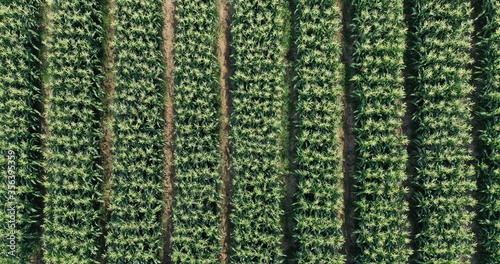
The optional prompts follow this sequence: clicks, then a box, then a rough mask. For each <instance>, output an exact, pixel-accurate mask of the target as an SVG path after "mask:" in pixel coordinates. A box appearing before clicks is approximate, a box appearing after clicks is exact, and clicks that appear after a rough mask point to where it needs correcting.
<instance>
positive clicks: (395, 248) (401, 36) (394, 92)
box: [351, 0, 411, 263]
mask: <svg viewBox="0 0 500 264" xmlns="http://www.w3.org/2000/svg"><path fill="white" fill-rule="evenodd" d="M352 4H353V10H354V11H353V24H352V28H353V46H354V53H353V63H352V68H353V71H354V75H353V77H352V79H351V83H352V89H353V91H352V94H353V100H354V102H355V105H356V108H355V110H354V113H355V128H354V132H355V134H356V149H357V153H358V155H357V157H358V158H357V163H356V172H355V175H354V178H355V190H356V196H357V201H356V202H355V210H356V218H357V220H358V226H357V230H356V231H355V232H354V234H355V237H356V245H357V247H358V249H359V254H358V255H357V256H356V257H355V259H356V262H357V263H404V262H407V261H408V257H409V255H410V254H411V250H410V249H409V248H408V246H407V243H409V232H408V227H409V221H408V218H407V216H406V214H407V212H408V203H407V202H406V201H405V195H406V194H407V191H408V190H407V188H405V187H404V186H403V183H404V181H405V180H406V178H407V177H406V173H405V170H406V163H407V160H408V155H407V151H406V148H407V144H408V139H407V138H406V136H405V135H404V134H403V132H402V127H401V126H402V119H403V116H404V114H405V110H406V106H405V104H404V102H403V99H404V98H405V90H404V86H403V82H404V78H403V76H402V70H403V69H404V62H403V54H404V51H405V41H406V26H405V21H404V14H403V0H397V1H391V0H376V1H369V2H367V1H361V0H354V1H352Z"/></svg>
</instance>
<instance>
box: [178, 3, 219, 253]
mask: <svg viewBox="0 0 500 264" xmlns="http://www.w3.org/2000/svg"><path fill="white" fill-rule="evenodd" d="M175 15H176V34H175V46H174V48H175V51H174V54H175V55H174V60H175V62H174V64H175V73H174V75H175V85H174V91H175V92H174V94H175V95H174V105H175V125H174V128H175V142H174V150H175V153H174V159H175V182H174V188H175V197H174V203H173V208H172V222H173V226H174V229H173V233H172V241H173V243H172V256H171V257H172V261H173V262H174V263H219V262H220V260H219V254H220V250H221V247H220V244H219V240H220V237H221V235H222V234H221V231H220V228H219V222H220V214H221V208H220V207H221V206H220V205H221V200H222V197H221V195H220V191H219V187H220V186H221V185H222V181H221V176H220V171H221V163H222V156H221V152H220V150H219V149H220V140H219V130H220V126H219V123H220V121H219V116H220V104H221V103H220V98H219V94H220V86H219V76H220V70H219V67H218V62H217V57H216V50H215V47H216V45H217V35H218V17H217V1H215V0H212V1H202V0H177V1H176V8H175Z"/></svg>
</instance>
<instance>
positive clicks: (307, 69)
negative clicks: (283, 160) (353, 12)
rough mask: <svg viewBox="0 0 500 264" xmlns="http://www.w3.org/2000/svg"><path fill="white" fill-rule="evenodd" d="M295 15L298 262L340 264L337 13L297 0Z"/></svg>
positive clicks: (311, 0)
mask: <svg viewBox="0 0 500 264" xmlns="http://www.w3.org/2000/svg"><path fill="white" fill-rule="evenodd" d="M296 10H297V11H296V13H295V21H296V24H295V25H294V27H295V32H296V36H297V39H296V41H295V46H296V47H297V53H296V54H297V60H296V63H295V65H294V68H295V72H296V73H297V77H296V78H295V89H296V90H297V94H298V96H297V104H296V113H297V119H298V122H297V125H296V129H297V144H296V147H297V156H296V163H297V168H296V171H295V175H296V178H297V186H298V188H297V193H296V199H297V203H296V206H295V212H294V218H295V219H296V221H297V225H296V227H295V239H296V241H297V243H298V244H299V250H298V251H297V252H296V259H297V261H298V263H344V262H345V256H344V255H342V254H341V253H340V250H341V249H342V247H343V245H344V236H343V234H342V222H343V221H342V220H341V218H339V217H338V215H339V214H340V213H341V212H342V208H343V198H342V195H343V191H342V187H343V186H342V178H343V172H342V158H341V151H342V150H341V146H340V138H339V135H340V133H339V130H340V128H341V126H342V125H341V123H342V111H343V107H342V102H341V96H342V92H343V85H342V84H343V82H342V80H343V79H344V67H343V63H342V62H341V61H340V57H341V53H342V47H341V41H340V40H341V37H340V36H339V34H340V30H341V18H340V10H339V8H338V6H337V1H336V0H329V1H322V0H300V1H298V2H297V7H296Z"/></svg>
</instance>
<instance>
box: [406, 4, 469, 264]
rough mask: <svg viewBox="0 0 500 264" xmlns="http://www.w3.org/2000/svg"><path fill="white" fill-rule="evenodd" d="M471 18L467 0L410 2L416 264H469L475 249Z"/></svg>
mask: <svg viewBox="0 0 500 264" xmlns="http://www.w3.org/2000/svg"><path fill="white" fill-rule="evenodd" d="M470 14H471V7H470V3H469V2H464V1H447V2H444V1H428V0H421V1H416V2H415V3H412V14H411V20H412V21H413V23H414V32H413V39H414V42H413V43H412V49H411V51H412V54H414V59H413V64H414V65H412V66H413V67H414V69H415V75H414V76H412V77H411V78H412V81H413V83H414V84H415V92H414V95H413V98H414V100H413V103H414V104H415V105H416V111H415V113H414V115H413V117H412V118H413V120H414V121H415V123H417V124H418V128H417V130H416V135H417V137H416V138H415V139H414V140H415V146H416V157H418V159H417V161H416V173H415V175H414V180H413V184H414V186H415V192H414V195H413V201H414V203H415V207H416V216H417V219H416V221H417V224H416V226H415V229H416V230H415V231H416V232H415V233H416V235H415V239H414V246H415V255H414V260H415V262H416V263H429V262H433V263H438V262H441V263H443V262H447V263H467V262H469V261H470V259H471V256H472V254H473V253H474V252H475V242H474V234H473V233H472V231H471V224H472V219H473V218H474V213H473V212H471V211H469V210H468V208H472V207H473V206H474V205H475V204H476V201H475V199H474V198H473V197H472V192H473V191H475V189H476V186H475V183H474V182H473V181H472V180H473V175H474V169H473V167H472V166H471V161H472V155H471V153H469V150H468V146H469V144H470V143H471V125H470V120H471V104H472V103H471V102H470V101H469V100H468V99H467V98H468V96H469V94H470V93H471V92H472V90H473V87H472V86H471V85H470V79H471V71H470V70H469V67H470V65H471V63H472V59H471V57H470V55H469V53H470V49H471V40H472V39H471V34H472V20H471V19H470Z"/></svg>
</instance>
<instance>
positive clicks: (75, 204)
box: [42, 0, 102, 263]
mask: <svg viewBox="0 0 500 264" xmlns="http://www.w3.org/2000/svg"><path fill="white" fill-rule="evenodd" d="M98 2H99V1H83V0H72V1H53V2H51V3H50V4H49V5H48V6H47V30H46V31H47V36H45V39H44V46H45V49H46V66H45V69H44V72H43V75H42V77H43V83H44V89H45V93H46V94H47V100H46V102H45V107H46V108H45V118H46V122H47V132H46V134H45V137H46V138H45V147H46V150H44V162H43V166H44V170H45V173H46V175H45V178H44V187H45V191H46V193H45V195H44V216H45V219H44V223H43V236H42V241H43V251H44V260H45V262H46V263H98V262H97V259H98V248H97V242H96V241H97V239H98V237H99V236H100V233H101V231H100V228H99V226H98V220H99V217H100V213H99V210H98V208H99V201H100V199H101V193H100V184H99V182H100V181H101V179H102V170H101V168H100V166H99V163H100V158H99V142H100V139H101V137H102V133H101V131H100V128H99V127H100V123H99V119H98V118H97V117H98V116H99V115H100V113H101V111H102V106H101V98H102V92H101V91H100V87H99V83H100V80H101V74H100V59H99V57H98V52H96V50H99V48H100V32H101V27H100V22H99V21H96V20H95V19H96V18H99V17H100V12H99V9H100V7H99V4H98Z"/></svg>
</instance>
